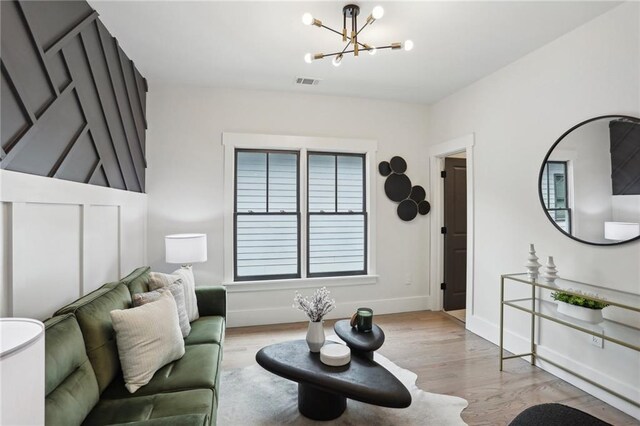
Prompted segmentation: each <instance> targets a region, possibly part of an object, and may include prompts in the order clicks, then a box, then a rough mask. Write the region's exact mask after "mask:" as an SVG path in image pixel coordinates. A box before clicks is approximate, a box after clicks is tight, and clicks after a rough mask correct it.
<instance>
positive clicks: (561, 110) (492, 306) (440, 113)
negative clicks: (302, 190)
mask: <svg viewBox="0 0 640 426" xmlns="http://www.w3.org/2000/svg"><path fill="white" fill-rule="evenodd" d="M639 18H640V4H638V3H628V4H623V5H621V6H619V7H617V8H616V9H614V10H612V11H611V12H609V13H607V14H605V15H602V16H600V17H598V18H596V19H594V20H593V21H591V22H589V23H587V24H585V25H584V26H582V27H580V28H578V29H576V30H575V31H573V32H571V33H569V34H567V35H565V36H563V37H561V38H559V39H558V40H556V41H554V42H552V43H550V44H549V45H547V46H544V47H542V48H540V49H539V50H537V51H535V52H532V53H531V54H529V55H527V56H526V57H524V58H522V59H521V60H518V61H517V62H515V63H513V64H511V65H509V66H507V67H505V68H503V69H502V70H500V71H498V72H496V73H494V74H492V75H491V76H488V77H486V78H484V79H482V80H480V81H478V82H476V83H474V84H473V85H471V86H469V87H467V88H465V89H464V90H461V91H459V92H458V93H456V94H454V95H452V96H450V97H448V98H446V99H444V100H442V101H440V102H438V103H436V104H435V105H433V106H432V107H431V108H430V109H429V111H428V115H427V117H428V119H429V126H428V128H427V130H428V134H429V143H440V142H444V141H447V140H450V139H453V138H455V137H458V136H460V135H465V134H468V133H474V134H475V146H474V169H475V176H474V178H475V209H476V210H475V229H476V233H475V241H476V243H475V268H474V271H475V272H474V283H475V291H474V300H473V306H474V313H473V316H471V317H470V319H469V321H468V323H467V326H468V327H469V328H470V329H471V330H472V331H474V332H476V333H478V334H480V335H481V336H483V337H485V338H487V339H488V340H491V341H493V342H497V340H498V327H497V326H498V323H499V300H500V299H499V298H500V293H499V290H500V286H499V276H500V274H504V273H510V272H516V271H522V270H523V264H524V262H525V259H526V255H527V248H528V243H535V244H536V248H537V249H538V254H539V255H540V256H541V257H542V256H544V255H553V256H554V259H555V263H556V264H557V266H558V270H559V274H560V275H561V276H563V277H570V278H574V279H577V280H583V281H587V282H592V283H596V284H603V285H606V286H611V287H614V288H618V289H621V290H626V291H630V292H635V293H640V242H638V241H636V242H633V243H630V244H626V245H623V246H616V247H596V246H590V245H585V244H581V243H578V242H576V241H573V240H571V239H570V238H567V237H566V236H564V235H562V234H561V233H560V232H558V231H557V230H556V229H555V228H554V227H553V226H552V225H551V224H550V223H549V222H548V220H547V218H546V216H545V215H544V213H543V210H542V207H541V206H540V202H539V200H538V191H537V185H538V172H539V168H540V165H541V162H542V160H543V158H544V156H545V154H546V152H547V150H548V149H549V147H550V146H551V144H553V142H554V141H555V140H556V139H557V138H558V137H559V136H560V135H562V133H564V131H565V130H567V129H568V128H570V127H572V126H573V125H575V124H577V123H579V122H581V121H583V120H585V119H587V118H590V117H594V116H599V115H605V114H625V115H631V116H639V115H640V81H639V80H640V37H639V35H640V19H639ZM498 164H499V165H500V166H499V167H497V166H496V165H498ZM468 318H469V317H468ZM506 323H507V328H508V329H509V330H510V331H511V332H512V333H514V334H516V335H520V336H527V332H528V328H527V327H528V321H526V318H522V317H517V316H516V314H508V315H507V317H506ZM542 327H543V328H542V331H541V336H540V339H541V340H540V347H539V350H540V352H541V353H542V352H544V353H547V354H548V356H550V357H552V358H554V359H555V360H557V361H559V362H562V363H563V364H565V365H571V366H572V367H573V368H575V369H576V370H577V371H579V372H582V373H584V374H586V375H587V376H589V377H591V378H592V379H593V380H602V382H603V383H606V384H608V385H610V386H612V387H613V388H614V389H616V390H617V391H619V392H621V393H622V394H624V395H626V396H628V397H631V398H636V400H637V399H640V394H639V393H640V354H638V353H637V352H633V351H630V350H628V349H624V348H622V347H620V346H616V345H615V344H605V348H604V349H599V348H597V347H595V346H592V345H590V344H589V343H588V341H589V337H588V336H587V335H584V334H576V333H575V332H571V331H567V330H561V329H557V328H553V326H551V325H549V324H548V323H543V324H542ZM516 343H518V339H516V340H514V341H512V342H511V344H510V346H509V347H510V349H511V350H514V347H515V344H516ZM506 363H507V364H506V368H507V371H508V369H509V364H508V363H509V361H506ZM546 368H550V369H551V367H546ZM557 374H558V375H561V376H564V377H567V378H568V379H569V377H568V376H566V375H563V374H562V373H557ZM574 383H576V384H578V385H580V386H581V387H583V388H585V389H591V391H592V392H595V393H596V394H598V395H600V396H601V397H602V398H603V399H605V400H607V401H610V402H612V403H614V404H616V405H617V406H618V407H621V408H623V409H625V411H627V412H630V413H632V414H634V415H635V416H637V417H640V410H638V409H637V408H633V407H631V406H630V405H629V404H624V403H621V402H620V401H618V400H615V399H613V398H611V397H609V396H608V395H606V394H603V393H602V392H600V391H596V390H593V389H592V388H590V387H589V386H588V385H586V384H584V383H580V382H579V381H575V380H574Z"/></svg>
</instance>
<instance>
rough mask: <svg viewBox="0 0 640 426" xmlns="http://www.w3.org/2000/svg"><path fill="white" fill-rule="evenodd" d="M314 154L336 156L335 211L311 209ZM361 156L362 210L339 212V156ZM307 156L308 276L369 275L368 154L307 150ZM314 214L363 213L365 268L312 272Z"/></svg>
mask: <svg viewBox="0 0 640 426" xmlns="http://www.w3.org/2000/svg"><path fill="white" fill-rule="evenodd" d="M312 155H326V156H332V157H334V158H335V191H336V194H335V211H334V212H328V213H327V212H311V210H310V209H309V167H308V164H309V157H310V156H312ZM339 156H340V157H360V158H362V212H339V211H338V157H339ZM306 157H307V172H306V176H305V178H306V181H307V192H306V205H307V209H306V215H307V220H306V241H305V243H306V246H307V251H306V256H305V261H306V264H307V268H306V275H307V277H308V278H325V277H344V276H351V275H367V272H368V269H369V268H368V262H367V259H368V257H369V253H368V251H369V242H368V234H369V232H368V230H369V221H368V214H367V213H368V212H367V186H368V185H367V171H366V168H367V167H366V165H367V159H366V154H358V153H350V152H347V153H345V152H329V151H307V153H306ZM312 215H316V216H322V215H340V216H342V215H344V216H351V215H353V216H360V215H362V216H363V217H364V269H362V270H360V271H337V272H315V273H311V272H310V260H311V257H310V256H309V250H310V242H311V238H309V230H310V229H311V216H312Z"/></svg>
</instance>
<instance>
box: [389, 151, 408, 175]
mask: <svg viewBox="0 0 640 426" xmlns="http://www.w3.org/2000/svg"><path fill="white" fill-rule="evenodd" d="M389 164H390V165H391V170H393V173H396V174H402V173H404V172H406V171H407V162H406V161H404V158H402V157H398V156H397V155H396V156H395V157H393V158H392V159H391V161H389Z"/></svg>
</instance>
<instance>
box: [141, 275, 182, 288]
mask: <svg viewBox="0 0 640 426" xmlns="http://www.w3.org/2000/svg"><path fill="white" fill-rule="evenodd" d="M179 279H180V276H179V275H171V274H163V273H162V272H150V273H149V284H148V286H149V291H153V290H157V289H159V288H163V287H169V286H170V285H171V284H173V283H175V282H176V281H178V280H179Z"/></svg>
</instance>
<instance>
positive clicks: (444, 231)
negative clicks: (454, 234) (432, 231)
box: [440, 226, 447, 234]
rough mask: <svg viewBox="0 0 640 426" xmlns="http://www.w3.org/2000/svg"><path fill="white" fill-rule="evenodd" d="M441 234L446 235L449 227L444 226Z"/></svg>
mask: <svg viewBox="0 0 640 426" xmlns="http://www.w3.org/2000/svg"><path fill="white" fill-rule="evenodd" d="M440 233H441V234H446V233H447V227H446V226H443V227H442V228H440Z"/></svg>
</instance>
